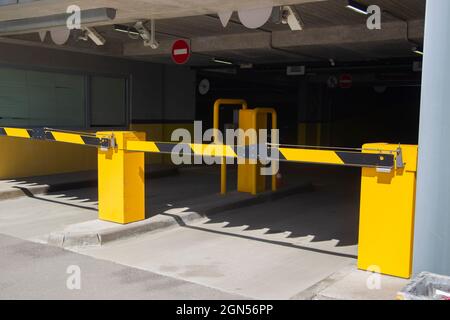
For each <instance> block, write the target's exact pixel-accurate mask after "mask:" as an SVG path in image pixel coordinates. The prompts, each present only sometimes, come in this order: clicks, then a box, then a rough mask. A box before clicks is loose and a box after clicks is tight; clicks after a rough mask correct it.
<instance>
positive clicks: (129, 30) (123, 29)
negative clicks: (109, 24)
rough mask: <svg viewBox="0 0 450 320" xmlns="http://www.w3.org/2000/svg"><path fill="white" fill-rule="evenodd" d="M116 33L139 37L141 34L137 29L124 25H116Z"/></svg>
mask: <svg viewBox="0 0 450 320" xmlns="http://www.w3.org/2000/svg"><path fill="white" fill-rule="evenodd" d="M114 31H118V32H123V33H127V34H131V35H133V36H139V32H138V31H137V30H136V29H135V28H133V27H129V26H126V25H123V24H115V25H114Z"/></svg>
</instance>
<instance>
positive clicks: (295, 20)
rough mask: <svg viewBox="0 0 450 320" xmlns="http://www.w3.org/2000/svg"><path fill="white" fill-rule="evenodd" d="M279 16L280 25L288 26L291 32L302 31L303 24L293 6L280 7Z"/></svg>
mask: <svg viewBox="0 0 450 320" xmlns="http://www.w3.org/2000/svg"><path fill="white" fill-rule="evenodd" d="M280 16H281V23H282V24H287V25H289V27H290V28H291V30H292V31H299V30H303V26H304V25H305V24H304V22H303V20H302V18H301V16H300V14H299V13H298V11H297V9H295V7H294V6H282V7H281V12H280Z"/></svg>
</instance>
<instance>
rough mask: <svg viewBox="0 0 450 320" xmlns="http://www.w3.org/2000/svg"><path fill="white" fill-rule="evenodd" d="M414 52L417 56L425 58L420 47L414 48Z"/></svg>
mask: <svg viewBox="0 0 450 320" xmlns="http://www.w3.org/2000/svg"><path fill="white" fill-rule="evenodd" d="M412 52H414V53H415V54H418V55H419V56H423V50H422V49H420V48H418V47H414V48H412Z"/></svg>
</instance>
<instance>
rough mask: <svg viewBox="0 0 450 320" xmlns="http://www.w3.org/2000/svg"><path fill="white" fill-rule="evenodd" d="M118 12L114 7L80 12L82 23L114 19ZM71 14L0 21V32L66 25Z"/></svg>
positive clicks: (27, 30) (28, 30)
mask: <svg viewBox="0 0 450 320" xmlns="http://www.w3.org/2000/svg"><path fill="white" fill-rule="evenodd" d="M116 12H117V10H116V9H112V8H98V9H89V10H82V11H81V13H80V15H81V23H82V24H88V23H97V22H105V21H110V20H114V19H115V17H116ZM70 15H71V13H60V14H53V15H49V16H41V17H33V18H25V19H17V20H6V21H0V34H6V33H26V32H33V31H36V30H43V29H50V28H56V27H64V26H66V25H67V19H68V18H69V17H70Z"/></svg>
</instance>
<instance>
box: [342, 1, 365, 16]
mask: <svg viewBox="0 0 450 320" xmlns="http://www.w3.org/2000/svg"><path fill="white" fill-rule="evenodd" d="M346 8H348V9H350V10H353V11H355V12H357V13H359V14H364V15H368V14H369V13H368V12H367V6H366V5H364V4H362V3H359V2H358V1H354V0H348V1H347V6H346Z"/></svg>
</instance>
